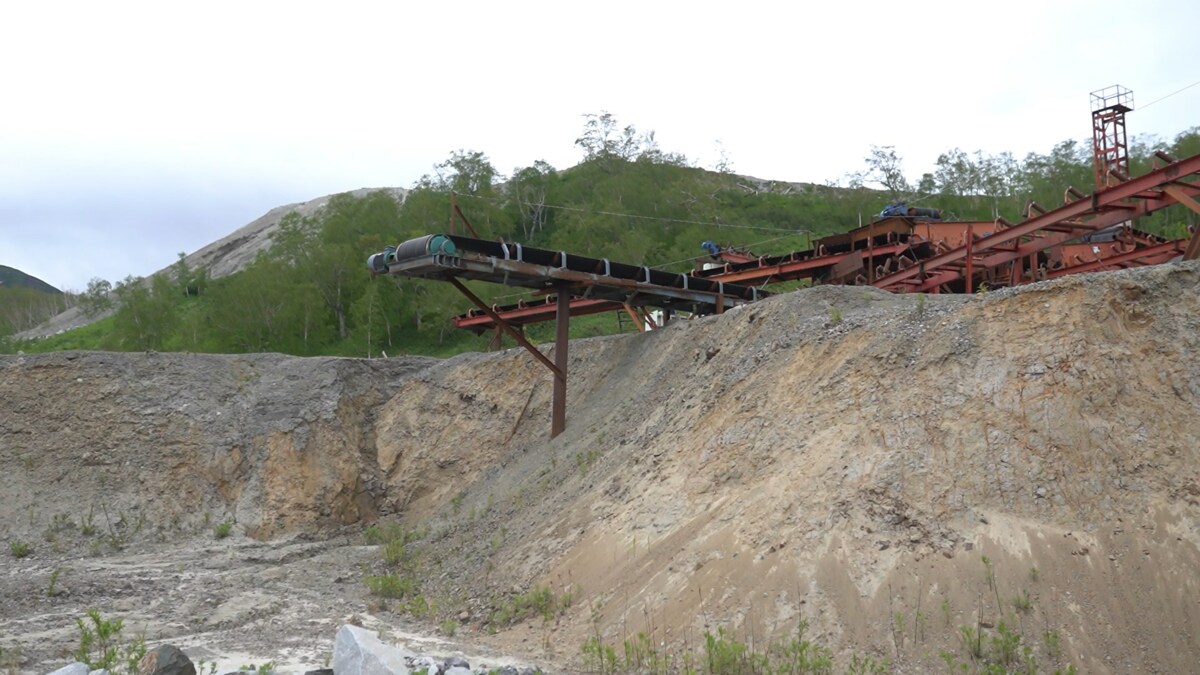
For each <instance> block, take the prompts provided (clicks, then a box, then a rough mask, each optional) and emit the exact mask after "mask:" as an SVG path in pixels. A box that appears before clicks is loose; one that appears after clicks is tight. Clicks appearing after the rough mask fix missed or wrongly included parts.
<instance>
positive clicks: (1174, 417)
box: [0, 264, 1200, 672]
mask: <svg viewBox="0 0 1200 675" xmlns="http://www.w3.org/2000/svg"><path fill="white" fill-rule="evenodd" d="M1198 291H1200V267H1197V266H1196V265H1191V264H1189V265H1168V266H1161V267H1156V268H1150V269H1145V270H1137V271H1132V272H1122V273H1114V274H1103V275H1093V276H1079V277H1073V278H1068V279H1064V280H1060V281H1056V282H1052V283H1047V284H1038V285H1035V286H1031V287H1026V288H1022V289H1017V290H1005V291H1001V292H994V293H988V294H985V295H981V296H974V297H965V298H964V297H941V298H939V297H936V296H934V297H929V298H926V299H924V300H920V299H918V298H916V297H912V296H895V295H889V294H885V293H882V292H877V291H874V290H871V289H861V288H837V287H820V288H815V289H809V290H806V291H801V292H797V293H792V294H787V295H784V296H780V297H777V298H773V299H770V300H767V301H764V302H762V303H758V304H756V305H753V306H749V307H745V308H741V309H738V310H736V311H732V312H728V313H726V314H725V315H723V316H719V317H708V318H704V319H698V320H694V321H680V322H676V323H673V324H672V325H670V326H668V327H667V328H666V329H664V330H661V331H655V332H652V333H647V334H641V335H627V336H618V337H612V338H602V339H594V340H584V341H577V342H576V343H573V344H572V345H571V354H570V357H571V358H570V381H569V403H568V428H567V431H566V432H565V433H564V434H563V435H561V436H560V437H559V438H557V439H554V440H553V441H551V440H549V439H548V438H547V436H548V430H549V399H550V392H551V381H550V377H549V374H548V373H546V372H545V371H544V369H543V368H542V367H541V366H540V365H539V364H537V363H536V362H534V361H533V360H532V359H531V358H530V357H529V356H528V355H527V354H525V353H524V352H523V351H521V350H509V351H506V352H501V353H498V354H487V355H484V354H472V355H463V356H459V357H456V358H453V359H449V360H446V361H435V360H430V359H390V360H375V361H359V360H351V359H298V358H290V357H282V356H274V355H256V356H200V355H167V354H56V355H47V356H24V357H9V358H5V359H4V360H2V361H0V400H2V401H3V404H0V405H2V406H3V415H2V416H0V465H2V466H3V467H4V468H5V471H7V472H8V474H9V476H10V478H9V480H6V481H5V482H4V483H3V484H2V486H0V499H3V503H4V504H5V505H6V506H5V507H4V508H5V509H6V513H5V516H6V520H7V524H6V526H5V527H6V534H7V535H8V536H10V537H11V536H15V535H18V534H22V533H28V532H30V531H40V528H44V527H45V526H46V524H47V523H49V521H50V520H51V518H52V517H53V515H54V514H56V513H58V512H61V511H70V512H75V511H79V510H81V509H88V508H92V506H91V505H95V509H96V511H97V512H99V510H100V505H103V507H104V508H105V509H106V510H107V512H108V514H109V517H111V518H114V519H115V518H116V517H117V516H116V515H115V514H116V513H118V512H125V513H126V514H128V515H127V517H129V518H131V519H132V518H144V520H145V521H146V523H147V526H148V527H150V528H167V529H169V528H170V527H172V523H174V522H178V521H179V520H183V521H185V522H192V523H195V522H196V521H197V520H198V519H200V518H202V517H203V514H204V513H206V512H207V513H209V514H210V516H209V517H210V518H212V519H216V520H220V519H222V518H224V517H226V516H229V517H236V519H237V522H238V523H239V524H241V525H242V526H243V527H245V528H246V531H247V532H248V533H250V534H252V535H253V536H255V537H259V538H271V537H277V536H280V535H283V534H287V533H295V532H304V533H310V534H312V533H320V532H327V531H332V530H334V529H336V528H338V527H340V526H342V525H347V524H354V525H357V524H360V523H367V522H371V521H372V520H374V519H376V518H379V517H387V518H400V519H403V520H404V521H405V522H406V523H408V524H409V525H411V526H413V527H419V528H423V529H424V530H425V531H426V533H427V534H426V537H425V539H424V540H422V541H421V542H419V543H418V544H417V546H418V548H419V549H420V551H421V557H422V560H423V564H422V572H421V574H422V577H423V579H422V581H423V588H424V592H425V593H426V595H428V596H429V597H430V598H435V599H440V600H443V601H444V602H445V604H446V605H447V606H454V605H455V604H456V603H458V604H463V605H465V606H468V607H469V608H470V609H471V610H472V614H473V615H474V616H476V617H479V616H483V615H485V614H486V611H487V608H488V606H489V605H490V604H494V603H495V602H498V598H501V597H503V596H504V595H505V594H507V593H511V592H512V590H513V588H514V587H515V588H517V589H528V588H531V587H532V586H533V585H535V584H549V585H551V586H552V587H553V588H555V589H556V590H558V591H564V590H566V589H571V590H572V592H573V595H574V598H575V603H574V605H573V606H572V609H571V610H570V611H569V612H568V613H567V614H566V615H565V616H564V617H562V618H561V619H560V620H558V621H557V622H555V623H554V624H553V625H549V626H539V625H537V624H536V623H530V624H526V625H524V626H521V627H517V628H515V629H511V630H509V631H506V632H504V633H502V634H501V635H500V637H499V639H501V640H513V641H516V640H522V639H530V638H531V637H532V636H531V634H533V633H536V634H539V635H541V634H542V633H543V632H549V633H553V634H554V636H555V639H554V641H553V642H554V644H557V645H559V648H560V649H562V650H563V651H564V654H565V655H566V656H571V655H572V653H577V649H578V645H579V644H580V643H582V642H583V640H584V639H587V638H588V637H590V636H594V635H597V634H599V635H600V636H601V637H602V638H603V639H605V640H608V641H610V642H613V643H616V644H618V645H619V644H620V642H621V640H622V639H624V638H625V637H626V636H629V635H633V634H636V633H637V632H639V631H645V632H647V633H649V634H651V635H652V638H653V640H654V642H655V643H656V644H660V645H663V646H664V648H665V647H667V646H669V647H670V648H672V649H676V650H686V649H688V648H689V647H690V648H693V649H694V648H696V647H697V646H698V645H699V644H700V643H701V642H702V634H703V632H704V631H705V630H706V629H707V630H713V629H715V628H717V627H718V626H721V627H726V628H727V629H729V630H731V631H735V632H736V633H737V634H738V635H739V636H741V637H742V638H743V639H747V638H751V639H757V640H759V641H760V642H765V641H766V640H767V639H768V638H769V637H770V636H783V635H786V634H788V633H793V632H794V630H795V627H796V625H797V624H798V623H799V622H800V621H801V620H805V621H807V622H808V623H809V630H808V637H810V638H812V639H815V640H817V641H819V642H821V643H823V644H826V645H828V646H830V647H832V648H834V649H835V650H836V651H840V652H849V651H855V652H859V653H871V654H874V655H876V656H887V657H888V658H890V659H892V660H893V662H895V663H897V664H900V665H901V666H905V665H907V666H909V667H911V668H914V669H922V668H925V667H930V668H932V667H934V666H935V665H937V664H940V663H941V662H940V660H938V658H937V656H936V654H937V653H938V651H939V650H941V649H946V650H950V651H954V652H956V653H958V654H959V657H960V660H963V659H965V658H966V657H965V655H964V652H963V651H962V646H961V642H960V640H959V635H960V630H959V629H960V626H975V627H979V626H981V625H982V626H983V627H984V628H985V629H989V630H992V629H994V628H995V627H996V626H998V624H999V623H1000V622H1001V621H1004V622H1006V624H1007V625H1008V626H1009V627H1012V626H1014V625H1015V626H1018V627H1019V630H1020V632H1021V634H1022V635H1023V637H1024V640H1025V642H1026V643H1028V644H1030V645H1032V646H1034V647H1035V649H1040V650H1043V651H1038V652H1036V654H1037V656H1038V658H1039V659H1041V661H1042V663H1043V665H1045V664H1046V663H1051V664H1053V663H1058V662H1060V659H1063V660H1070V661H1073V662H1075V663H1076V664H1077V665H1079V666H1080V667H1081V669H1082V670H1084V671H1086V672H1104V671H1112V672H1126V671H1159V672H1178V671H1182V670H1187V669H1188V667H1189V664H1191V663H1194V661H1195V659H1196V658H1197V657H1198V656H1200V641H1198V639H1197V637H1196V635H1197V632H1196V631H1195V630H1194V627H1195V626H1196V625H1198V624H1197V622H1198V621H1200V605H1197V604H1196V602H1195V597H1200V593H1197V591H1200V588H1197V587H1196V586H1197V584H1200V581H1198V579H1200V575H1197V574H1196V573H1197V571H1200V519H1198V517H1197V516H1198V514H1200V468H1198V467H1200V463H1198V462H1197V460H1198V459H1200V457H1198V455H1200V445H1198V442H1197V441H1198V440H1200V421H1198V420H1200V416H1197V412H1198V410H1197V407H1198V404H1200V365H1198V362H1197V360H1196V359H1195V358H1194V355H1195V354H1196V353H1197V348H1198V347H1200V337H1198V336H1200V331H1198V330H1197V329H1198V328H1200V318H1198V317H1200V313H1198V311H1197V310H1200V300H1198V297H1200V296H1198ZM26 521H27V522H26ZM150 531H153V530H152V529H151V530H150ZM984 556H986V557H987V562H986V563H985V562H984V560H983V558H984ZM347 592H352V593H357V594H359V595H358V596H356V597H360V596H361V594H362V589H360V588H355V589H354V590H353V591H347ZM1024 597H1028V598H1029V601H1028V602H1024V601H1019V602H1014V598H1024ZM363 601H364V602H365V599H364V600H363ZM900 624H902V625H903V628H899V627H898V626H899V625H900ZM1051 631H1053V632H1056V633H1058V634H1059V635H1060V636H1061V653H1062V654H1061V656H1058V657H1056V656H1053V655H1052V654H1050V653H1049V651H1048V650H1045V645H1043V644H1042V642H1041V641H1040V637H1041V636H1042V635H1043V634H1044V633H1047V632H1051ZM543 637H544V636H543ZM534 642H539V640H534ZM545 643H547V644H548V643H549V641H545ZM564 645H565V647H564Z"/></svg>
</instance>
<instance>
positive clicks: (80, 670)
mask: <svg viewBox="0 0 1200 675" xmlns="http://www.w3.org/2000/svg"><path fill="white" fill-rule="evenodd" d="M49 675H88V667H87V665H85V664H82V663H80V662H78V661H76V662H75V663H69V664H67V665H65V666H63V667H62V668H59V669H58V670H56V671H54V672H52V673H49Z"/></svg>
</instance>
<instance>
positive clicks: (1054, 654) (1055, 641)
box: [1042, 630, 1062, 659]
mask: <svg viewBox="0 0 1200 675" xmlns="http://www.w3.org/2000/svg"><path fill="white" fill-rule="evenodd" d="M1042 646H1044V647H1045V648H1046V655H1047V656H1049V657H1050V658H1052V659H1057V658H1058V657H1059V655H1060V654H1062V640H1061V638H1060V637H1059V635H1058V631H1056V630H1048V631H1046V632H1045V633H1042Z"/></svg>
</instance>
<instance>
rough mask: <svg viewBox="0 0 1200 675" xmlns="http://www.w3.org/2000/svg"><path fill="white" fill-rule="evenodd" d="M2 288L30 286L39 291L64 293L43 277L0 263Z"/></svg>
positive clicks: (31, 288)
mask: <svg viewBox="0 0 1200 675" xmlns="http://www.w3.org/2000/svg"><path fill="white" fill-rule="evenodd" d="M0 288H28V289H30V290H33V291H37V292H39V293H59V294H61V293H62V291H60V290H58V289H57V288H55V287H53V286H51V285H50V284H48V283H46V282H44V281H42V280H41V279H39V278H37V277H35V276H31V275H28V274H26V273H24V272H22V271H21V270H19V269H16V268H13V267H8V266H7V265H0Z"/></svg>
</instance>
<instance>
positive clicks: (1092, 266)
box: [1046, 239, 1185, 279]
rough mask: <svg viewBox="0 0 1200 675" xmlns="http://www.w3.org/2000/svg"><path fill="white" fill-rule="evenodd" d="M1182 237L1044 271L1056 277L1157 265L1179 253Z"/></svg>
mask: <svg viewBox="0 0 1200 675" xmlns="http://www.w3.org/2000/svg"><path fill="white" fill-rule="evenodd" d="M1184 241H1185V240H1183V239H1178V240H1175V241H1168V242H1163V243H1161V244H1155V245H1153V246H1146V247H1144V248H1136V249H1134V250H1132V251H1126V252H1125V253H1119V254H1117V255H1112V256H1108V257H1107V258H1100V259H1098V260H1091V261H1088V262H1085V263H1079V264H1076V265H1067V266H1065V267H1060V268H1058V269H1056V270H1049V271H1047V272H1046V278H1047V279H1057V278H1059V277H1064V276H1067V275H1068V274H1080V273H1083V272H1100V271H1103V270H1106V269H1110V268H1123V267H1135V266H1144V265H1158V264H1161V263H1165V262H1168V261H1170V260H1171V259H1172V258H1174V257H1175V256H1177V255H1179V254H1180V253H1181V252H1182V251H1183V248H1184Z"/></svg>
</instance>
